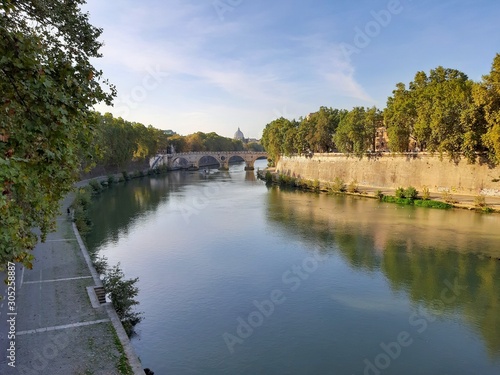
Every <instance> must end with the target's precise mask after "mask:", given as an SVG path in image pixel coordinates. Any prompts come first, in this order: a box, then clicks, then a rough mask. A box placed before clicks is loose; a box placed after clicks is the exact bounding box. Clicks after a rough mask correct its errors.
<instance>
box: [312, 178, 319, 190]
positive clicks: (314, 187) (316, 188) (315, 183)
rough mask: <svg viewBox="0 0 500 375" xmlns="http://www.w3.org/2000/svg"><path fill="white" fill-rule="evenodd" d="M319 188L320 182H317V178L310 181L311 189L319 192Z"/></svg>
mask: <svg viewBox="0 0 500 375" xmlns="http://www.w3.org/2000/svg"><path fill="white" fill-rule="evenodd" d="M320 188H321V184H320V183H319V180H318V179H315V180H314V181H313V183H312V189H313V190H314V191H315V192H319V189H320Z"/></svg>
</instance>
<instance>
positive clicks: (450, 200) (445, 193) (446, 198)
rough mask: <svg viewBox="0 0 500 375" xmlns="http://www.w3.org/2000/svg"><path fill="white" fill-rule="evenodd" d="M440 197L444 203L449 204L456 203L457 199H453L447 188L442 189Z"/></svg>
mask: <svg viewBox="0 0 500 375" xmlns="http://www.w3.org/2000/svg"><path fill="white" fill-rule="evenodd" d="M442 198H443V200H444V201H445V202H446V203H450V204H453V203H457V201H456V200H455V199H453V196H452V195H451V193H450V192H449V191H448V190H445V191H443V193H442Z"/></svg>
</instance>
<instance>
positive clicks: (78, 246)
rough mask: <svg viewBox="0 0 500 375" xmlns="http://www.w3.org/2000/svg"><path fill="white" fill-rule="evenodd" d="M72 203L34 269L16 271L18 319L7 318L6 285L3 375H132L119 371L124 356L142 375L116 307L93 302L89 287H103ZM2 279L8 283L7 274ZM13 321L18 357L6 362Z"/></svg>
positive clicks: (0, 316)
mask: <svg viewBox="0 0 500 375" xmlns="http://www.w3.org/2000/svg"><path fill="white" fill-rule="evenodd" d="M71 201H72V194H70V195H68V197H66V199H65V200H64V201H63V202H62V205H61V212H60V215H59V216H58V218H57V230H56V232H54V233H51V234H49V235H48V236H47V241H46V242H45V243H39V244H38V245H37V246H36V248H35V249H34V252H33V254H34V256H35V258H36V259H35V261H34V264H33V269H32V270H28V269H23V268H21V267H17V268H16V272H15V273H16V275H15V277H16V282H17V283H16V291H15V292H16V293H15V304H16V313H17V315H7V314H8V311H7V310H6V309H5V307H6V303H7V301H6V299H5V297H6V293H7V289H6V287H5V285H4V284H3V283H2V287H1V288H0V292H1V294H2V296H3V297H4V299H3V300H2V301H0V304H2V305H3V306H2V310H0V335H1V337H0V344H1V345H0V349H1V358H0V374H2V375H11V374H12V375H16V374H20V375H21V374H29V375H78V374H81V375H84V374H94V375H112V374H122V373H126V374H129V373H130V372H124V371H123V370H120V361H122V362H124V361H125V362H126V361H127V358H126V357H125V355H126V356H127V357H128V362H129V363H130V365H131V367H132V369H133V370H132V374H144V371H143V370H142V366H141V364H140V362H139V360H138V358H137V356H136V355H135V353H134V351H133V349H132V347H131V345H130V342H129V340H128V338H127V336H126V334H125V331H124V330H123V327H122V326H121V323H120V321H119V320H118V317H117V316H116V313H115V311H114V310H113V308H112V306H111V305H110V304H109V303H105V304H102V305H99V304H98V303H97V304H96V301H94V303H92V302H91V297H90V296H91V294H89V293H88V292H87V287H94V286H99V285H102V284H101V281H100V279H99V277H98V275H97V274H96V272H95V270H94V268H93V266H92V265H91V264H89V262H90V259H89V258H88V254H87V252H86V250H85V247H84V245H83V243H82V242H81V239H80V238H79V235H77V234H76V233H75V232H74V230H73V223H72V222H71V220H70V218H69V217H68V215H67V213H66V212H67V211H66V210H67V207H68V206H69V204H70V203H71ZM82 247H83V249H82ZM0 277H1V278H2V280H3V279H5V274H0ZM93 304H94V305H95V306H98V307H93V306H92V305H93ZM12 317H15V329H16V334H15V351H14V352H13V354H14V357H15V358H7V357H8V355H6V353H10V352H9V350H7V349H8V348H9V345H10V340H7V337H6V333H7V332H8V331H9V329H10V325H11V322H9V321H8V319H12ZM119 342H122V343H123V344H124V345H123V349H121V345H120V344H119ZM122 351H123V352H124V353H125V354H122ZM11 354H12V353H11ZM9 363H11V365H9ZM12 364H14V365H15V367H12Z"/></svg>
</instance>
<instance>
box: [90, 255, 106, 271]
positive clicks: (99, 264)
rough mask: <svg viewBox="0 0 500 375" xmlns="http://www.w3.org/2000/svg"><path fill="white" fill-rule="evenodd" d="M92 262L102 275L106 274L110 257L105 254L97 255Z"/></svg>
mask: <svg viewBox="0 0 500 375" xmlns="http://www.w3.org/2000/svg"><path fill="white" fill-rule="evenodd" d="M92 263H93V264H94V268H95V270H96V271H97V273H99V274H100V275H104V274H105V273H106V270H107V269H108V259H107V258H106V257H104V256H102V257H96V258H95V259H92Z"/></svg>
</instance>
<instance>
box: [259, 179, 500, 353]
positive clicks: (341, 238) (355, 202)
mask: <svg viewBox="0 0 500 375" xmlns="http://www.w3.org/2000/svg"><path fill="white" fill-rule="evenodd" d="M267 207H268V211H267V219H268V220H270V221H272V222H273V225H275V224H280V226H281V227H282V229H283V230H284V231H287V232H288V234H289V236H290V238H300V239H302V240H304V239H306V240H308V241H310V242H312V243H316V244H319V245H320V248H322V249H330V250H329V251H336V250H335V249H338V252H339V254H340V256H341V257H342V258H343V259H344V260H345V261H346V262H347V263H348V264H349V265H350V266H351V267H352V268H353V269H357V270H359V269H362V270H366V271H370V272H381V273H382V274H383V275H384V276H385V277H386V279H387V280H388V282H389V284H390V286H391V288H392V290H393V291H397V292H404V293H406V294H407V295H408V298H409V299H410V301H411V302H412V304H414V305H415V306H417V305H423V306H424V307H425V308H427V309H430V310H435V309H436V302H437V301H441V300H442V291H443V290H444V289H446V286H447V285H449V284H447V283H451V284H452V285H453V284H458V285H460V286H464V287H465V289H460V290H459V293H458V296H457V298H454V299H453V301H451V302H447V303H446V304H441V305H440V308H441V309H444V311H443V310H441V312H443V313H444V314H458V315H460V316H461V317H462V318H463V320H464V321H466V322H467V323H468V324H469V325H470V326H471V327H472V329H474V330H475V331H476V332H477V333H479V334H480V337H482V339H483V341H484V343H485V345H486V347H487V350H488V353H489V355H490V357H492V358H496V359H498V358H500V247H499V244H500V234H499V231H498V228H500V217H499V216H497V215H482V214H477V213H472V212H467V211H460V210H452V211H442V210H433V209H425V208H416V207H407V206H406V207H402V206H397V205H394V204H385V203H380V202H378V201H376V200H370V199H364V198H355V197H342V196H327V195H324V194H321V195H318V194H312V193H304V192H300V191H283V190H280V188H278V187H272V188H270V189H269V195H268V204H267ZM323 245H324V246H323ZM332 249H333V250H332ZM323 251H325V250H323Z"/></svg>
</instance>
